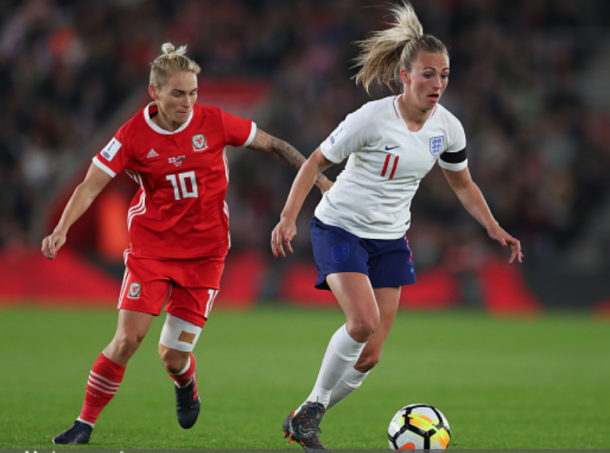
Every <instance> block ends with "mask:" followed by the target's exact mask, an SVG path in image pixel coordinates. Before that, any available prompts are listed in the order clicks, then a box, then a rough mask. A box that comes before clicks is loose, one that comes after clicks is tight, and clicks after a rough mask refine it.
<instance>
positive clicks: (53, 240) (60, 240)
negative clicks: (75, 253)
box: [42, 233, 66, 260]
mask: <svg viewBox="0 0 610 453" xmlns="http://www.w3.org/2000/svg"><path fill="white" fill-rule="evenodd" d="M65 243H66V235H65V234H60V233H53V234H50V235H48V236H47V237H46V238H44V239H43V240H42V254H43V255H44V256H46V257H47V258H49V259H50V260H52V259H53V258H55V257H56V256H57V252H58V251H59V249H60V248H61V247H62V245H64V244H65Z"/></svg>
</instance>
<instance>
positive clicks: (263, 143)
mask: <svg viewBox="0 0 610 453" xmlns="http://www.w3.org/2000/svg"><path fill="white" fill-rule="evenodd" d="M248 148H250V149H254V150H256V151H262V152H264V153H267V154H270V155H271V156H273V157H274V158H275V159H276V160H277V161H279V162H280V163H281V164H283V165H286V166H288V167H291V168H294V169H295V170H297V171H298V169H299V168H301V165H303V163H304V162H305V160H306V159H305V157H304V156H303V155H302V154H301V153H300V152H298V151H297V150H296V149H295V148H294V147H293V146H291V145H290V144H288V143H286V142H285V141H283V140H280V139H279V138H276V137H274V136H272V135H269V134H267V133H266V132H263V131H262V130H260V129H258V130H257V131H256V135H255V136H254V140H252V143H250V145H248Z"/></svg>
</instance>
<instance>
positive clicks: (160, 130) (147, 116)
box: [144, 101, 195, 135]
mask: <svg viewBox="0 0 610 453" xmlns="http://www.w3.org/2000/svg"><path fill="white" fill-rule="evenodd" d="M153 105H157V101H152V102H151V103H150V104H148V105H147V106H146V108H145V109H144V119H145V120H146V122H147V123H148V125H149V126H150V127H151V128H152V130H154V131H155V132H158V133H159V134H163V135H173V134H177V133H178V132H182V131H183V130H184V129H186V128H187V127H188V125H189V124H190V123H191V120H192V119H193V114H194V112H195V106H193V109H192V110H191V114H190V115H189V117H188V119H187V120H186V121H185V122H184V124H183V125H182V126H180V127H179V128H178V129H176V130H175V131H173V132H171V131H166V130H165V129H163V128H162V127H159V126H158V125H157V123H155V122H154V121H153V120H152V119H151V118H150V107H152V106H153Z"/></svg>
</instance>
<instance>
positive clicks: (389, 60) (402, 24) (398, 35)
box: [354, 3, 449, 93]
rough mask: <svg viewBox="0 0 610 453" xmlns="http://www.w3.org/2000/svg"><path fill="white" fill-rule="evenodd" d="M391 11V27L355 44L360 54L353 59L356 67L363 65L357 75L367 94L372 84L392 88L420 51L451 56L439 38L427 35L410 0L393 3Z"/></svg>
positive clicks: (357, 79)
mask: <svg viewBox="0 0 610 453" xmlns="http://www.w3.org/2000/svg"><path fill="white" fill-rule="evenodd" d="M390 12H391V14H392V16H393V19H394V20H393V22H392V23H390V25H391V27H390V28H388V29H387V30H382V31H378V32H374V33H373V34H371V36H369V37H368V38H367V39H365V40H363V41H358V42H357V43H356V45H357V46H358V48H359V50H360V53H359V55H358V56H357V57H356V58H355V59H354V61H355V63H356V64H355V65H354V67H357V66H360V70H359V71H358V73H357V74H356V75H355V76H354V78H355V79H356V83H357V84H359V83H361V84H362V85H363V86H364V89H365V90H366V91H367V93H368V92H369V87H370V85H371V84H373V83H383V84H385V85H387V86H388V87H389V88H390V89H391V88H392V85H391V84H392V82H393V81H397V82H400V78H399V73H400V69H401V68H405V69H406V70H407V71H410V70H411V66H412V64H413V62H414V61H415V60H416V59H417V56H418V55H419V53H420V52H430V53H444V54H445V55H447V56H449V53H448V52H447V48H446V47H445V45H444V44H443V43H442V42H441V41H440V40H439V39H437V38H435V37H434V36H432V35H424V29H423V27H422V25H421V23H420V22H419V19H418V18H417V14H415V11H414V10H413V7H412V6H411V5H410V4H409V3H403V4H402V5H397V6H394V7H392V8H391V9H390Z"/></svg>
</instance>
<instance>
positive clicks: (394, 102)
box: [392, 94, 438, 131]
mask: <svg viewBox="0 0 610 453" xmlns="http://www.w3.org/2000/svg"><path fill="white" fill-rule="evenodd" d="M400 96H402V95H400V94H399V95H398V96H394V99H392V107H394V115H396V118H397V119H399V120H401V121H402V122H403V123H405V126H406V125H407V123H406V122H405V120H404V118H403V116H402V113H401V111H400V107H398V99H400ZM437 109H438V103H437V104H436V105H435V106H434V110H433V111H432V113H431V114H430V116H429V117H428V119H426V122H425V123H424V125H423V126H422V128H421V129H420V131H421V130H422V129H423V128H424V127H426V125H427V124H428V121H430V120H431V119H432V118H433V117H434V115H435V114H436V110H437Z"/></svg>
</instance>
